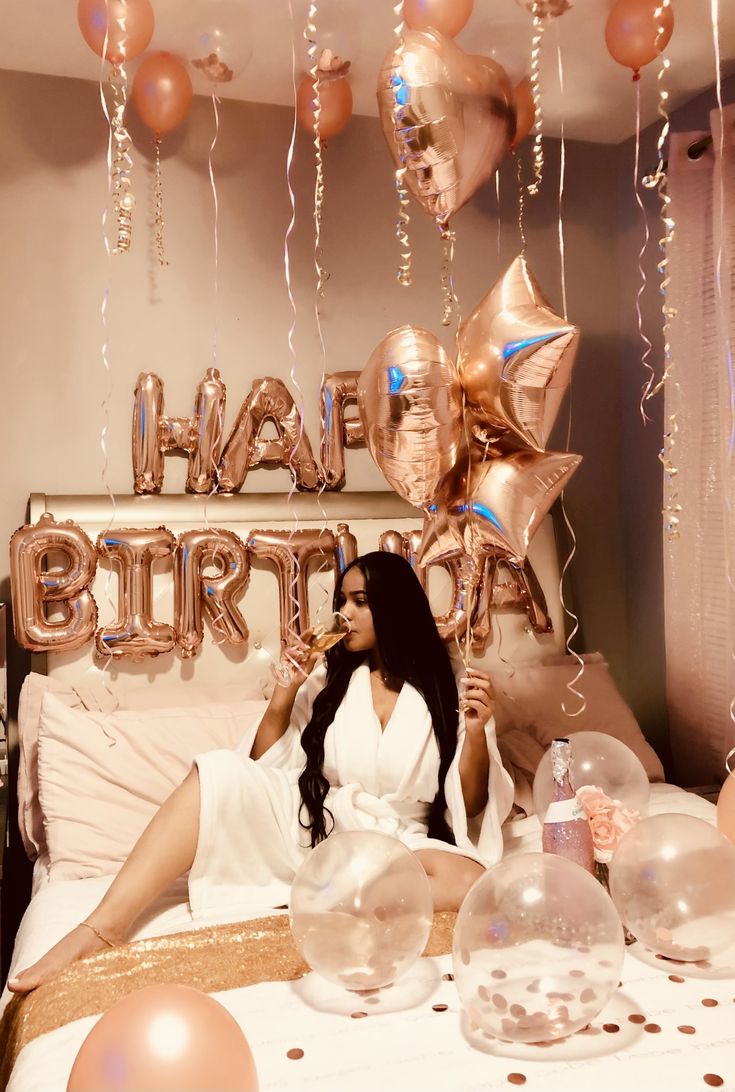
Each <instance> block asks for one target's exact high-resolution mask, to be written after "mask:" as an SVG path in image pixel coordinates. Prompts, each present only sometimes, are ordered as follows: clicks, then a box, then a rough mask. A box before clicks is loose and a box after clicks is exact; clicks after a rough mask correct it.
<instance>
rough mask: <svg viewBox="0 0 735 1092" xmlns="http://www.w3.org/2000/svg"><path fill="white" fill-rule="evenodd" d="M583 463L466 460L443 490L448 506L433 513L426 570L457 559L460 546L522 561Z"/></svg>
mask: <svg viewBox="0 0 735 1092" xmlns="http://www.w3.org/2000/svg"><path fill="white" fill-rule="evenodd" d="M581 461H582V456H581V455H572V454H564V453H556V452H548V453H540V452H537V451H515V452H512V453H511V454H510V455H505V456H503V457H502V458H491V459H484V458H483V457H482V453H480V454H479V455H478V454H477V453H475V451H473V452H472V456H471V458H470V460H468V459H467V457H466V455H461V456H460V458H459V460H458V463H457V470H456V472H455V473H454V474H453V475H452V476H451V478H450V479H449V480H448V481H447V482H446V483H444V484H443V487H442V494H443V501H442V503H440V504H438V505H432V506H430V507H429V509H428V512H427V517H426V521H425V525H424V537H423V539H422V543H421V547H420V549H419V557H420V560H421V562H422V564H425V565H426V564H431V563H432V562H434V561H441V560H442V559H443V558H445V557H447V556H452V555H453V554H454V553H455V552H456V551H457V548H458V546H460V548H462V549H464V551H465V553H467V554H469V555H470V556H475V554H476V552H477V550H478V549H480V550H488V549H497V548H499V549H501V550H506V551H507V552H508V553H509V554H510V556H511V557H513V558H518V559H523V558H524V557H525V556H526V553H527V552H528V544H529V542H530V541H531V539H532V538H533V536H534V534H535V533H536V531H537V530H538V528H539V526H540V524H541V522H542V520H543V519H544V517H545V516H546V515H547V513H548V511H549V509H550V508H551V506H552V504H553V503H554V501H555V500H556V498H557V497H558V496H559V494H560V493H561V491H562V489H564V487H565V486H566V485H567V483H568V481H569V479H570V478H571V476H572V474H574V472H575V470H576V469H577V467H578V466H579V464H580V463H581Z"/></svg>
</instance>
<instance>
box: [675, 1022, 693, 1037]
mask: <svg viewBox="0 0 735 1092" xmlns="http://www.w3.org/2000/svg"><path fill="white" fill-rule="evenodd" d="M676 1030H677V1031H680V1032H681V1033H682V1035H696V1034H697V1029H696V1028H693V1027H692V1025H691V1024H679V1026H678V1028H677V1029H676Z"/></svg>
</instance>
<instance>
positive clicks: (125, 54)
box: [77, 0, 153, 65]
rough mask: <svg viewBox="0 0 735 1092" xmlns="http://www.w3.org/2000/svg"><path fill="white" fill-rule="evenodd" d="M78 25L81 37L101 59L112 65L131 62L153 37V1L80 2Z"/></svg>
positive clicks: (99, 0) (94, 0)
mask: <svg viewBox="0 0 735 1092" xmlns="http://www.w3.org/2000/svg"><path fill="white" fill-rule="evenodd" d="M77 22H78V23H79V29H80V30H81V32H82V36H83V38H84V40H85V42H86V43H87V45H88V46H89V48H90V49H93V50H94V52H95V53H96V54H97V56H98V57H101V56H102V50H103V49H105V39H107V46H106V51H105V57H106V58H107V60H108V61H109V62H110V63H111V64H113V65H119V64H122V63H123V61H132V60H133V58H134V57H138V56H139V55H140V54H141V53H142V52H143V50H144V49H145V48H146V47H147V45H148V43H149V42H150V40H151V38H152V36H153V8H152V7H151V5H150V0H79V3H78V4H77Z"/></svg>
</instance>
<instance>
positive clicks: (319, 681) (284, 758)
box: [237, 663, 327, 769]
mask: <svg viewBox="0 0 735 1092" xmlns="http://www.w3.org/2000/svg"><path fill="white" fill-rule="evenodd" d="M326 680H327V667H326V664H324V663H321V664H319V665H318V666H317V667H315V668H314V670H313V671H312V673H311V675H309V678H308V679H306V681H305V682H304V684H303V686H301V688H300V689H299V692H298V694H297V695H296V700H295V701H294V705H293V709H292V711H291V719H290V722H289V726H288V728H287V729H286V731H285V732H284V733H283V735H282V736H281V738H280V739H278V740H276V742H275V743H274V744H272V746H270V747H269V748H268V750H267V751H266V752H265V753H264V754H262V755H261V756H260V758H259V759H258V762H262V763H263V765H265V766H278V767H281V768H282V769H291V768H293V767H296V766H299V765H301V766H303V764H304V761H305V757H304V752H303V751H302V749H301V733H302V732H303V730H304V728H305V727H306V725H307V724H308V723H309V721H310V720H311V710H312V708H313V706H314V699H315V698H316V696H317V694H318V693H319V692H320V691H321V690H322V689H323V688H324V684H325V682H326ZM264 716H265V711H264V712H263V713H261V715H260V716H259V717H257V718H256V719H255V720H253V723H252V724H251V725H250V726H249V727H248V729H247V731H246V732H245V734H244V735H243V737H242V739H241V740H240V743H239V744H238V747H237V751H238V753H239V754H244V755H249V754H250V752H251V751H252V749H253V743H254V742H255V737H256V735H257V732H258V728H259V727H260V723H261V721H262V720H263V717H264Z"/></svg>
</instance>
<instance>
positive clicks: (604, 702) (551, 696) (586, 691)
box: [492, 653, 664, 814]
mask: <svg viewBox="0 0 735 1092" xmlns="http://www.w3.org/2000/svg"><path fill="white" fill-rule="evenodd" d="M583 660H584V661H585V664H584V673H583V674H582V676H581V677H580V679H579V681H578V682H576V683H574V688H575V690H578V691H579V693H580V694H583V695H584V698H585V700H586V703H587V704H586V707H585V709H584V711H583V712H582V713H580V714H579V715H578V716H574V717H573V716H568V715H567V714H566V713H565V712H564V710H563V709H562V702H563V703H564V705H566V707H567V708H568V709H570V711H572V712H574V711H575V710H576V709H577V708H579V705H580V701H579V699H578V698H576V697H575V695H574V694H573V693H572V692H571V691H570V690H568V689H567V683H571V682H573V680H574V678H575V676H576V675H577V673H578V672H579V664H578V662H577V660H576V659H575V658H574V657H573V656H554V657H550V658H549V659H548V660H547V661H544V663H542V664H524V665H523V666H519V667H515V668H513V667H509V668H508V669H506V670H496V671H493V673H492V678H493V683H494V685H495V702H496V704H495V728H496V732H497V737H498V748H499V750H500V754H501V756H502V758H503V761H504V763H506V765H507V766H508V768H509V769H511V772H512V773H513V775H514V778H515V779H516V782H517V784H520V785H528V786H530V785H531V784H532V783H533V777H534V774H535V773H536V767H537V766H538V764H539V762H540V761H541V758H542V757H543V754H544V752H545V751H546V749H547V747H549V746H550V744H551V741H552V740H553V739H556V738H557V737H559V736H569V735H573V734H574V733H575V732H582V731H585V732H606V733H607V734H608V735H611V736H614V737H615V739H619V740H620V742H621V743H624V744H625V745H626V747H630V749H631V751H633V753H634V754H635V755H636V756H637V757H638V759H639V760H640V762H641V764H642V766H643V768H644V770H645V771H646V773H647V774H648V779H649V781H663V780H664V771H663V767H662V765H661V762H660V760H659V758H658V755H657V754H656V752H655V751H654V750H653V748H652V747H651V745H650V744H649V743H647V742H646V739H645V737H644V735H643V733H642V732H641V730H640V728H639V726H638V722H637V721H636V719H635V717H634V716H633V713H632V712H631V710H630V709H629V708H628V706H627V705H626V703H625V702H624V701H623V699H622V697H621V696H620V694H619V692H618V690H617V688H616V686H615V683H614V682H613V680H612V677H611V675H610V672H609V670H608V667H607V664H606V663H605V662H604V660H603V659H602V656H600V655H599V654H598V653H594V654H591V655H588V656H584V657H583ZM530 796H531V794H530V791H528V792H524V793H523V801H521V800H520V799H517V800H516V802H517V803H519V804H521V805H522V806H523V807H524V808H525V809H526V810H528V806H529V800H530ZM529 814H530V812H529Z"/></svg>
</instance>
